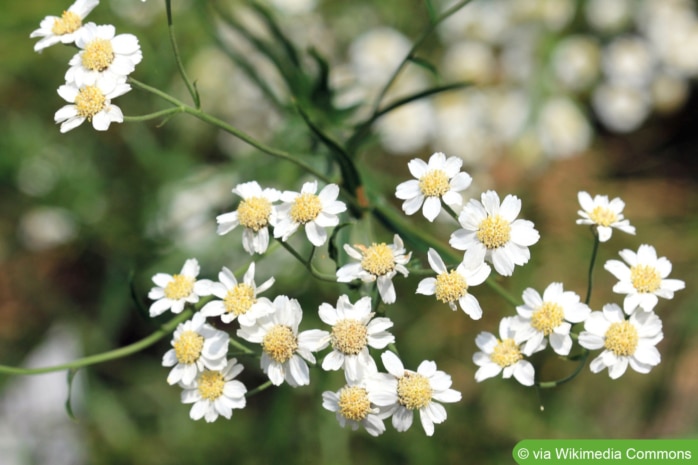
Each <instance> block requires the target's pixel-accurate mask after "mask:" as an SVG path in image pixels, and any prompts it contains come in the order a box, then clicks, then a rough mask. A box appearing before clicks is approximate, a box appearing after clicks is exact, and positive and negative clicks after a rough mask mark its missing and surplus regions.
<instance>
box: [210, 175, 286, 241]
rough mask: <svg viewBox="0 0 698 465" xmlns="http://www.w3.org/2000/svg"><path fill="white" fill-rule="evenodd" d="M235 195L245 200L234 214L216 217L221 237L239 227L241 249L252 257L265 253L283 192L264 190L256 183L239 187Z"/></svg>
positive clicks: (234, 191) (236, 188) (239, 185)
mask: <svg viewBox="0 0 698 465" xmlns="http://www.w3.org/2000/svg"><path fill="white" fill-rule="evenodd" d="M233 194H237V195H239V196H240V197H242V201H241V202H240V205H238V208H237V210H236V211H234V212H230V213H224V214H222V215H218V216H217V217H216V222H217V223H218V234H221V235H222V234H227V233H228V232H229V231H232V230H233V229H235V228H236V227H237V226H238V225H241V226H242V227H243V228H245V229H244V230H243V233H242V247H243V248H244V249H245V251H247V253H249V254H250V255H252V254H254V253H259V254H262V253H264V252H266V251H267V247H268V246H269V226H274V225H275V224H276V216H277V215H276V206H275V205H274V202H277V201H278V200H279V198H280V197H281V192H279V191H277V190H276V189H271V188H266V189H262V187H261V186H260V185H259V184H258V183H257V181H250V182H246V183H243V184H238V185H237V186H236V187H235V189H233Z"/></svg>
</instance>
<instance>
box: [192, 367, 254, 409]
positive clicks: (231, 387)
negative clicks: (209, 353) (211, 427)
mask: <svg viewBox="0 0 698 465" xmlns="http://www.w3.org/2000/svg"><path fill="white" fill-rule="evenodd" d="M242 370H243V366H242V365H240V364H239V363H237V360H236V359H234V358H233V359H230V360H229V361H228V362H227V363H226V365H225V368H223V369H222V370H220V371H213V370H204V371H203V372H201V373H199V375H198V376H197V377H196V379H194V382H193V383H192V384H191V385H183V386H182V387H183V388H184V390H183V391H182V403H184V404H194V405H192V406H191V410H190V411H189V416H190V417H191V419H192V420H200V419H201V418H204V419H205V420H206V421H207V422H209V423H210V422H212V421H215V420H216V419H217V418H218V415H222V416H224V417H225V418H227V419H230V417H231V416H233V409H236V408H244V407H245V404H246V399H245V393H246V392H247V388H246V387H245V385H244V384H242V383H241V382H240V381H238V380H236V379H233V378H235V377H236V376H237V375H239V374H240V372H241V371H242Z"/></svg>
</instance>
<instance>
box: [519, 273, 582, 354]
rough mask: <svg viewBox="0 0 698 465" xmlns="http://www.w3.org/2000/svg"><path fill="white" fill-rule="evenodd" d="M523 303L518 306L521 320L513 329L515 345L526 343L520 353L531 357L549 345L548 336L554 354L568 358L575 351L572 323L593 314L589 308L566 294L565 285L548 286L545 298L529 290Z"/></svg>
mask: <svg viewBox="0 0 698 465" xmlns="http://www.w3.org/2000/svg"><path fill="white" fill-rule="evenodd" d="M523 301H524V305H520V306H518V307H516V311H517V312H518V314H519V317H520V318H519V320H518V322H517V324H516V325H515V326H514V327H515V331H516V337H515V340H516V343H517V344H520V343H522V342H525V343H526V344H525V345H524V346H523V348H522V349H521V352H522V353H523V354H525V355H531V354H532V353H533V352H535V351H536V349H538V348H539V347H540V346H541V344H543V345H545V344H546V342H545V341H546V339H545V338H546V337H547V338H549V339H550V345H551V346H552V348H553V350H554V351H555V353H557V354H560V355H568V354H569V353H570V349H571V348H572V337H571V336H570V328H571V327H572V325H571V324H570V323H581V322H582V321H584V320H585V319H586V318H587V317H588V316H589V314H590V313H591V310H590V309H589V307H588V306H587V305H586V304H585V303H583V302H580V299H579V296H578V295H577V294H575V293H574V292H572V291H563V288H562V283H551V284H550V285H548V287H547V288H545V291H543V296H542V297H541V295H540V294H539V293H538V291H536V290H535V289H533V288H530V287H529V288H528V289H526V290H525V291H524V292H523Z"/></svg>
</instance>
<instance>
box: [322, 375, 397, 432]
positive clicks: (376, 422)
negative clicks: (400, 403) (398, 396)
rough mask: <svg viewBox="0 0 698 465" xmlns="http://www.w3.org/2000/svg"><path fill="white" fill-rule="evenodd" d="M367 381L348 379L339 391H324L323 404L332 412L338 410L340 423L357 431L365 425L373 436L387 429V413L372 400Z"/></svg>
mask: <svg viewBox="0 0 698 465" xmlns="http://www.w3.org/2000/svg"><path fill="white" fill-rule="evenodd" d="M370 397H371V393H369V391H368V388H367V386H366V382H364V381H363V380H362V381H354V382H352V381H348V382H347V384H346V385H345V386H344V387H343V388H342V389H340V390H339V391H337V392H332V391H325V392H323V393H322V406H323V407H324V408H326V409H327V410H329V411H330V412H336V415H337V421H338V422H339V425H340V426H341V427H342V428H344V427H345V426H346V425H349V427H350V428H351V429H352V430H353V431H356V430H357V429H359V426H363V427H364V428H365V429H366V431H367V432H368V434H370V435H371V436H379V435H381V434H383V432H384V431H385V424H384V423H383V419H384V418H385V417H386V415H385V413H384V412H382V411H381V409H380V408H378V407H377V406H376V405H375V404H374V403H372V402H371V400H370Z"/></svg>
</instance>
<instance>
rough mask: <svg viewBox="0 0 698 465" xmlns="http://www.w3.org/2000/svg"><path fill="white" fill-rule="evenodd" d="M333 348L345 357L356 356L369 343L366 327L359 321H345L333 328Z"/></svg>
mask: <svg viewBox="0 0 698 465" xmlns="http://www.w3.org/2000/svg"><path fill="white" fill-rule="evenodd" d="M331 341H332V348H333V349H335V350H338V351H339V352H341V353H343V354H345V355H356V354H358V353H359V352H361V351H362V350H363V349H364V347H366V344H367V343H368V330H367V329H366V325H364V324H363V323H361V322H360V321H358V320H351V319H344V320H341V321H339V322H337V324H336V325H334V326H333V327H332V335H331Z"/></svg>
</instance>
